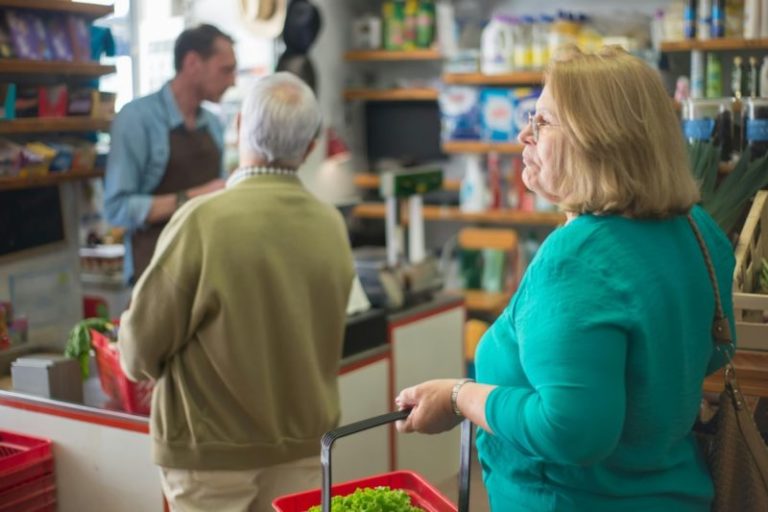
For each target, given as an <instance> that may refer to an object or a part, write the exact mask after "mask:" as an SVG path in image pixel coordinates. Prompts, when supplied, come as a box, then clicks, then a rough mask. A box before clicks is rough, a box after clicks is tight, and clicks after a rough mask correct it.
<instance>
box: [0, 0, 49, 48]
mask: <svg viewBox="0 0 768 512" xmlns="http://www.w3.org/2000/svg"><path fill="white" fill-rule="evenodd" d="M38 19H39V18H37V17H36V16H35V15H33V14H31V13H29V12H25V11H18V10H16V9H7V10H6V11H5V22H6V24H7V26H8V31H9V33H10V37H11V43H12V45H13V52H14V56H15V57H17V58H20V59H34V60H40V59H45V58H46V57H48V56H50V54H49V52H48V45H47V42H46V40H45V39H43V40H42V41H41V40H40V38H39V35H38V28H37V27H36V24H37V23H36V21H35V20H38Z"/></svg>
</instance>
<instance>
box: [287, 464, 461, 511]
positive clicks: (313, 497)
mask: <svg viewBox="0 0 768 512" xmlns="http://www.w3.org/2000/svg"><path fill="white" fill-rule="evenodd" d="M382 485H384V486H388V487H389V488H390V489H401V490H403V491H405V492H406V493H408V495H409V496H410V497H411V504H412V505H414V506H416V507H419V508H423V509H424V510H426V511H427V512H456V505H454V504H453V503H451V501H450V500H449V499H448V498H446V497H445V496H443V495H442V494H441V493H440V491H438V490H437V489H435V488H434V487H432V486H431V485H430V484H429V483H427V481H426V480H424V479H423V478H422V477H421V476H419V475H418V474H416V473H413V472H411V471H393V472H391V473H385V474H383V475H378V476H372V477H368V478H362V479H360V480H351V481H349V482H344V483H341V484H337V485H334V486H333V487H332V493H333V495H334V496H346V495H348V494H352V493H353V492H355V490H357V489H364V488H366V487H378V486H382ZM320 499H321V495H320V489H315V490H313V491H305V492H300V493H296V494H290V495H288V496H283V497H280V498H277V499H276V500H275V501H274V502H273V503H272V506H273V507H274V509H275V510H276V511H277V512H305V511H306V510H307V509H308V508H310V507H313V506H315V505H319V504H320Z"/></svg>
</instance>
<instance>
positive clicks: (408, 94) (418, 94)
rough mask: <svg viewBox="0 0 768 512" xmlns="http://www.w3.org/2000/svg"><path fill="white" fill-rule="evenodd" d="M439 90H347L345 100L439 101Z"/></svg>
mask: <svg viewBox="0 0 768 512" xmlns="http://www.w3.org/2000/svg"><path fill="white" fill-rule="evenodd" d="M437 95H438V91H437V89H433V88H429V87H423V88H409V89H405V88H404V89H346V90H345V91H344V99H345V100H348V101H354V100H362V101H437Z"/></svg>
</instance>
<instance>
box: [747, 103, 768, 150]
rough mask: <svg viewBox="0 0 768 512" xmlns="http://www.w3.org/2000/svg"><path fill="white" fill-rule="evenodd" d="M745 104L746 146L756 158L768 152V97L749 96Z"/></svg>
mask: <svg viewBox="0 0 768 512" xmlns="http://www.w3.org/2000/svg"><path fill="white" fill-rule="evenodd" d="M743 105H744V106H743V108H742V112H743V113H742V118H743V122H742V126H744V146H745V148H746V149H749V152H750V157H751V159H752V160H754V159H756V158H760V157H762V156H765V154H766V153H768V98H747V99H746V101H744V102H743Z"/></svg>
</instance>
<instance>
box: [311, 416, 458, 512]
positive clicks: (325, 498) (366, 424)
mask: <svg viewBox="0 0 768 512" xmlns="http://www.w3.org/2000/svg"><path fill="white" fill-rule="evenodd" d="M410 413H411V410H410V409H405V410H402V411H396V412H389V413H387V414H382V415H381V416H374V417H373V418H367V419H364V420H361V421H357V422H355V423H350V424H349V425H344V426H341V427H339V428H337V429H335V430H331V431H330V432H326V433H325V435H323V438H322V439H321V440H320V445H321V451H320V462H321V464H322V465H323V485H322V487H321V503H322V509H321V510H322V512H330V511H331V481H332V479H331V448H333V443H334V442H336V440H337V439H340V438H342V437H346V436H348V435H351V434H355V433H357V432H362V431H363V430H368V429H371V428H374V427H379V426H381V425H386V424H387V423H393V422H395V421H398V420H404V419H405V418H407V417H408V415H409V414H410ZM471 458H472V422H470V421H469V420H464V421H463V422H462V423H461V453H460V455H459V477H458V478H459V512H468V511H469V477H470V467H471V464H470V459H471Z"/></svg>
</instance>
